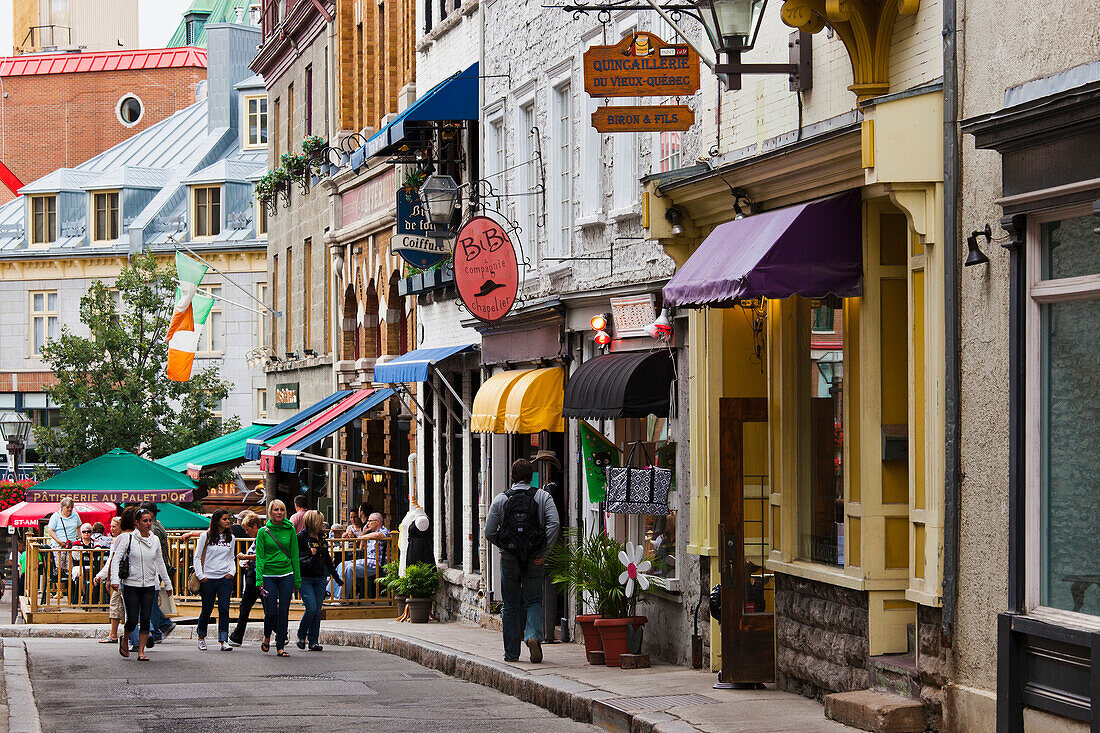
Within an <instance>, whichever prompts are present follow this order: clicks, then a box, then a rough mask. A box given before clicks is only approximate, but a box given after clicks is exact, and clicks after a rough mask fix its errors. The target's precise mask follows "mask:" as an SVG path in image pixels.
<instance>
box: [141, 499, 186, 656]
mask: <svg viewBox="0 0 1100 733" xmlns="http://www.w3.org/2000/svg"><path fill="white" fill-rule="evenodd" d="M137 508H138V509H148V510H149V511H151V512H152V513H153V534H154V535H155V536H156V538H157V539H158V540H160V554H161V557H163V558H164V567H166V568H168V575H169V576H171V577H174V576H175V574H176V569H175V568H174V567H172V561H171V558H172V556H171V553H170V552H169V551H168V531H167V530H166V529H165V528H164V525H163V524H161V523H160V522H158V521H157V514H158V513H159V512H160V509H158V508H157V503H156V502H155V501H143V502H141V504H140V505H138V507H137ZM175 630H176V624H175V623H173V621H172V619H170V618H168V617H167V616H165V615H164V614H163V613H162V612H161V610H160V605H159V604H157V603H154V604H153V615H152V616H150V617H149V639H148V640H147V641H146V642H145V648H146V649H152V648H153V646H155V645H156V644H159V643H161V642H162V641H164V640H165V639H167V638H168V636H169V635H170V634H171V633H172V632H173V631H175ZM137 637H138V632H137V630H135V631H134V633H132V634H130V651H132V652H136V651H137V648H138V638H137Z"/></svg>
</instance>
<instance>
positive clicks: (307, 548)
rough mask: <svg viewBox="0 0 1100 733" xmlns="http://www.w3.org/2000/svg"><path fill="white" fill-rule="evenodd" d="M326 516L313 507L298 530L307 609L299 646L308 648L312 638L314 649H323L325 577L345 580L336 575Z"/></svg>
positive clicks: (303, 618)
mask: <svg viewBox="0 0 1100 733" xmlns="http://www.w3.org/2000/svg"><path fill="white" fill-rule="evenodd" d="M324 524H325V518H324V517H322V516H321V512H318V511H315V510H310V511H308V512H306V513H305V517H303V519H302V531H301V532H299V533H298V564H299V566H300V568H301V571H302V591H301V593H302V603H303V604H305V607H306V611H305V613H303V614H302V620H301V621H300V622H299V623H298V648H299V649H305V648H306V641H307V639H308V641H309V650H310V651H311V652H319V651H323V649H324V648H323V647H322V646H321V644H320V643H319V640H320V636H321V603H322V602H324V600H325V580H326V576H332V579H333V580H334V581H336V584H337V585H343V584H344V581H343V580H341V579H340V576H339V575H337V574H336V568H335V567H334V566H333V564H332V557H331V556H330V555H329V554H328V542H327V540H326V536H325V531H324Z"/></svg>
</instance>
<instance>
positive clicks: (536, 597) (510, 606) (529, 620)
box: [500, 552, 546, 660]
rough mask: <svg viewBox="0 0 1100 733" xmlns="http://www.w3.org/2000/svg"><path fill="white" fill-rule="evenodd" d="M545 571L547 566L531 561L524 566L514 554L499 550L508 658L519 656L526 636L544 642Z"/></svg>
mask: <svg viewBox="0 0 1100 733" xmlns="http://www.w3.org/2000/svg"><path fill="white" fill-rule="evenodd" d="M545 574H546V566H545V565H535V564H534V563H530V562H529V563H527V566H526V567H523V566H521V565H520V562H519V560H517V559H516V558H515V556H513V555H511V554H509V553H507V552H502V553H500V598H501V600H502V601H504V611H503V612H502V613H501V626H503V627H504V658H505V659H509V660H515V659H519V647H520V644H521V643H522V642H524V641H526V640H527V639H535V640H537V641H542V579H543V577H544V576H545ZM525 625H526V630H525V629H524V626H525Z"/></svg>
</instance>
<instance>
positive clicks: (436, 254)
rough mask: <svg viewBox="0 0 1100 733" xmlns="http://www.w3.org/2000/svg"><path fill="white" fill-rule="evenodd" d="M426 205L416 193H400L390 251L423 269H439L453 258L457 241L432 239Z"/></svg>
mask: <svg viewBox="0 0 1100 733" xmlns="http://www.w3.org/2000/svg"><path fill="white" fill-rule="evenodd" d="M431 231H432V228H431V225H430V224H428V218H427V217H426V216H425V215H424V205H423V204H422V203H421V202H420V197H419V196H417V195H416V194H415V193H414V194H412V195H409V194H407V193H406V192H405V191H404V190H398V192H397V227H396V230H395V232H394V235H393V237H392V238H391V239H390V251H391V252H394V253H396V254H398V255H400V256H401V259H403V260H405V262H408V263H409V264H410V265H412V266H413V267H415V268H417V269H420V270H427V269H429V268H431V267H435V266H436V265H438V264H439V263H440V262H442V261H443V260H445V259H447V258H448V257H450V256H451V251H452V250H453V249H454V239H451V238H442V237H435V236H431Z"/></svg>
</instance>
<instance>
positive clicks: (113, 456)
mask: <svg viewBox="0 0 1100 733" xmlns="http://www.w3.org/2000/svg"><path fill="white" fill-rule="evenodd" d="M194 489H195V482H194V481H192V480H191V479H189V478H187V477H186V476H181V475H180V474H179V473H177V472H175V471H172V470H169V469H167V468H165V467H164V466H158V465H157V464H156V463H153V462H152V461H148V460H146V459H144V458H139V457H138V456H135V455H134V454H133V453H127V452H126V451H124V450H118V449H115V450H113V451H111V452H110V453H105V454H103V455H102V456H100V457H99V458H93V459H92V460H90V461H88V462H87V463H84V464H81V465H79V466H77V467H75V468H70V469H69V470H68V471H65V472H64V473H59V474H57V475H56V476H53V477H52V478H49V479H47V480H45V481H43V482H42V483H39V484H35V485H34V486H32V487H31V488H29V489H27V501H60V500H61V499H63V498H65V497H70V498H72V500H73V501H85V502H87V501H113V502H115V503H116V504H121V503H135V502H141V501H157V502H160V501H164V502H173V501H191V497H192V492H193V491H194Z"/></svg>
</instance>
